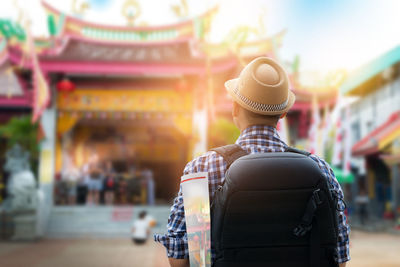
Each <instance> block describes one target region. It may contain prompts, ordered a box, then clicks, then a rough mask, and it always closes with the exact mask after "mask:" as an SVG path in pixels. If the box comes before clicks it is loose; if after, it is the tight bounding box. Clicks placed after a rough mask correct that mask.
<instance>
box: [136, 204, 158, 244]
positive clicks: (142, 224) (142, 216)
mask: <svg viewBox="0 0 400 267" xmlns="http://www.w3.org/2000/svg"><path fill="white" fill-rule="evenodd" d="M154 226H155V220H154V219H153V218H152V217H151V216H150V215H148V214H147V211H145V210H143V211H141V212H140V213H139V218H138V219H137V220H135V221H134V222H133V224H132V241H133V243H135V244H137V245H141V244H145V243H146V241H147V239H148V238H149V236H150V234H151V228H152V227H154Z"/></svg>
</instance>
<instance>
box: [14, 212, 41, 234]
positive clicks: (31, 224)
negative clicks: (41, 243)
mask: <svg viewBox="0 0 400 267" xmlns="http://www.w3.org/2000/svg"><path fill="white" fill-rule="evenodd" d="M13 222H14V235H13V236H12V238H11V239H12V240H18V241H33V240H35V239H36V238H37V233H36V232H37V231H36V227H37V226H36V223H37V220H36V212H35V211H34V210H32V211H25V212H18V213H14V214H13Z"/></svg>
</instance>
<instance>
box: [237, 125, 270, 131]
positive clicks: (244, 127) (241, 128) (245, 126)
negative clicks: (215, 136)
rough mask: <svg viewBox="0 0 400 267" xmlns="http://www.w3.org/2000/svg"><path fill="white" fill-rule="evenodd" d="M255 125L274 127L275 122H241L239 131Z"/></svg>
mask: <svg viewBox="0 0 400 267" xmlns="http://www.w3.org/2000/svg"><path fill="white" fill-rule="evenodd" d="M256 125H260V126H269V127H274V128H276V124H275V123H262V124H261V123H246V124H243V126H242V125H241V127H240V132H243V131H244V130H246V129H247V128H249V127H251V126H256Z"/></svg>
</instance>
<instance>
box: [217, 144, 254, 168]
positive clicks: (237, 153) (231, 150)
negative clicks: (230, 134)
mask: <svg viewBox="0 0 400 267" xmlns="http://www.w3.org/2000/svg"><path fill="white" fill-rule="evenodd" d="M211 151H215V152H217V153H218V154H219V155H221V156H222V157H223V158H224V160H225V161H226V163H227V169H228V168H229V167H230V166H231V165H232V163H233V162H234V161H235V160H237V159H239V158H241V157H243V156H246V155H248V154H249V153H247V151H246V150H244V149H243V148H242V147H241V146H239V145H237V144H231V145H226V146H220V147H216V148H213V149H211Z"/></svg>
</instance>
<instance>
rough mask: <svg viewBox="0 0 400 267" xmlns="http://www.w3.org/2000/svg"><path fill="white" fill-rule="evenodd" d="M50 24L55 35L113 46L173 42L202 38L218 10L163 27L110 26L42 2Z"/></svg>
mask: <svg viewBox="0 0 400 267" xmlns="http://www.w3.org/2000/svg"><path fill="white" fill-rule="evenodd" d="M42 5H43V7H44V9H45V10H46V12H47V14H48V21H51V23H50V24H52V26H51V28H52V29H53V30H52V31H54V32H53V33H52V34H54V35H56V36H59V35H69V36H75V37H79V38H82V39H92V40H99V41H106V42H114V43H154V42H168V41H169V42H171V41H182V40H190V39H194V38H201V37H202V35H203V33H204V32H207V31H208V29H209V27H210V22H211V18H212V16H213V15H214V14H215V13H216V11H217V7H215V8H213V9H210V10H209V11H208V12H206V13H204V14H203V15H200V16H198V17H195V18H193V19H189V20H187V21H184V22H181V23H176V24H170V25H163V26H146V27H131V26H111V25H104V24H96V23H91V22H87V21H84V20H81V19H78V18H75V17H72V16H68V15H65V14H64V13H62V12H61V11H59V10H57V9H56V8H54V7H52V6H50V5H49V4H48V3H46V2H44V1H43V2H42Z"/></svg>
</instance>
